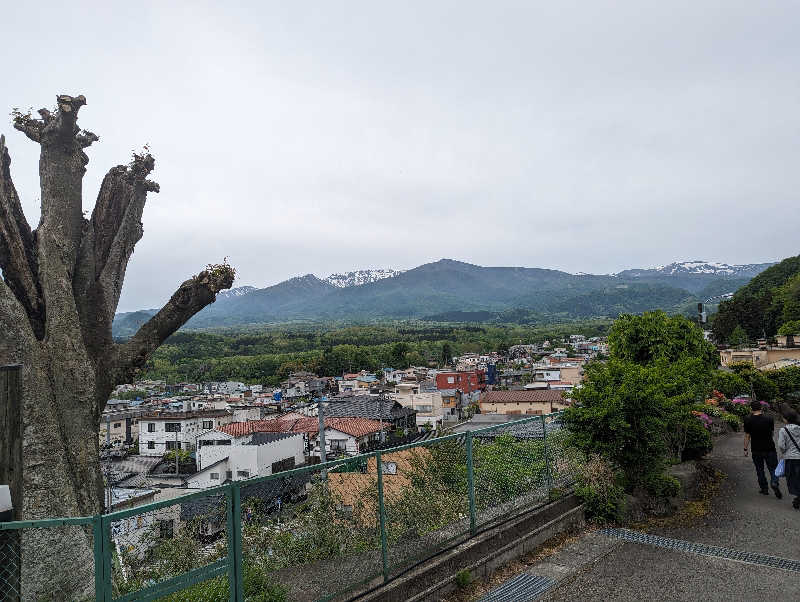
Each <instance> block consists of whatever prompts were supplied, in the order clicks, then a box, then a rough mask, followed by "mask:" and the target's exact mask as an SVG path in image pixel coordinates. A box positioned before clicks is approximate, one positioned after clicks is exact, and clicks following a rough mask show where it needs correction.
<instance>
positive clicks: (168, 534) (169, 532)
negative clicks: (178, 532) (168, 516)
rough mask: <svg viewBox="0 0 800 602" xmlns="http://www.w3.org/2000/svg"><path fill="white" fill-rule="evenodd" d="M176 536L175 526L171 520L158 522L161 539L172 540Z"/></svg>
mask: <svg viewBox="0 0 800 602" xmlns="http://www.w3.org/2000/svg"><path fill="white" fill-rule="evenodd" d="M174 535H175V525H174V524H172V521H171V520H160V521H158V536H159V537H160V538H161V539H171V538H172V537H173V536H174Z"/></svg>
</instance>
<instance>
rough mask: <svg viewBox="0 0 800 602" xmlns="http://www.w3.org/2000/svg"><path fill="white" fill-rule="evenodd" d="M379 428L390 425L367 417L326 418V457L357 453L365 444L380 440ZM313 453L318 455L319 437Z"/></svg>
mask: <svg viewBox="0 0 800 602" xmlns="http://www.w3.org/2000/svg"><path fill="white" fill-rule="evenodd" d="M381 428H383V430H387V429H389V428H390V425H389V424H388V423H384V424H381V423H380V422H379V421H378V420H370V419H367V418H326V419H325V451H326V459H331V458H332V457H333V456H356V455H358V454H359V453H361V452H362V451H364V447H365V446H367V445H369V444H370V443H375V442H378V441H380V440H381ZM314 455H316V456H318V455H319V438H317V440H316V442H315V446H314Z"/></svg>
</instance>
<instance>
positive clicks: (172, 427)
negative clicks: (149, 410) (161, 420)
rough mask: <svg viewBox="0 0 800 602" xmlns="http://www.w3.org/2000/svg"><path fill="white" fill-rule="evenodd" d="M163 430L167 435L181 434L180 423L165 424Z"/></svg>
mask: <svg viewBox="0 0 800 602" xmlns="http://www.w3.org/2000/svg"><path fill="white" fill-rule="evenodd" d="M164 430H165V431H167V432H168V433H180V432H181V423H180V422H167V423H166V424H164Z"/></svg>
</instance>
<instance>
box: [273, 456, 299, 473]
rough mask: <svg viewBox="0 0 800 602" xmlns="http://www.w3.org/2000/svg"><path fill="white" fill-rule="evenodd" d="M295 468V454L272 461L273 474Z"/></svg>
mask: <svg viewBox="0 0 800 602" xmlns="http://www.w3.org/2000/svg"><path fill="white" fill-rule="evenodd" d="M292 468H294V456H291V457H289V458H284V459H283V460H280V461H278V462H273V463H272V474H275V473H276V472H283V471H284V470H289V469H292Z"/></svg>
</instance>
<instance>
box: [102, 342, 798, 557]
mask: <svg viewBox="0 0 800 602" xmlns="http://www.w3.org/2000/svg"><path fill="white" fill-rule="evenodd" d="M608 351H609V350H608V343H607V340H606V339H605V338H603V337H594V338H587V337H585V336H583V335H571V336H569V337H568V338H566V339H564V340H563V341H553V342H551V341H544V342H543V343H541V344H531V345H522V344H520V345H515V346H512V347H510V348H509V349H508V350H507V351H505V352H504V353H498V352H492V353H487V354H476V353H468V354H464V355H461V356H458V357H454V358H452V361H451V362H450V363H449V364H448V365H446V366H437V367H431V366H412V367H409V368H407V369H404V370H398V369H393V368H391V367H386V368H384V369H383V370H381V371H379V372H378V373H369V372H367V371H361V372H357V373H351V374H342V375H338V376H322V375H318V374H313V373H310V372H295V373H292V374H290V375H289V377H288V378H287V379H286V380H285V381H284V382H282V383H280V386H279V387H267V386H264V385H260V384H253V383H251V384H247V383H243V382H235V381H230V382H204V383H189V382H181V383H168V382H165V381H154V380H141V381H137V382H134V383H129V384H124V385H120V386H118V387H117V389H116V390H115V392H114V396H112V398H111V399H110V400H109V401H108V404H107V406H106V409H105V411H104V412H103V415H102V419H101V426H100V433H99V438H100V440H99V445H100V449H101V462H102V465H103V466H102V468H103V475H104V482H105V485H106V487H105V489H106V501H105V502H106V505H107V507H108V509H109V511H112V510H123V509H129V508H135V507H138V506H142V505H145V504H149V503H151V502H158V501H163V500H175V502H176V503H173V504H171V505H169V506H165V507H163V508H161V509H160V510H158V511H157V512H155V513H152V514H151V515H148V517H149V518H148V519H147V520H144V521H141V520H134V519H126V520H123V521H119V522H118V523H117V524H116V525H115V527H114V530H113V536H114V538H115V541H123V540H124V541H126V542H128V543H129V544H130V542H135V543H136V546H139V547H142V548H143V549H146V548H148V547H149V546H151V545H154V543H155V542H154V541H150V539H152V538H153V537H158V538H161V537H165V536H167V537H168V536H171V534H172V533H175V532H177V530H178V529H179V528H180V524H181V523H182V522H184V521H186V520H192V519H194V520H197V521H200V523H201V524H200V525H199V526H198V529H199V532H200V533H201V534H202V535H203V537H205V538H207V539H208V540H209V541H212V542H213V541H214V540H215V539H218V538H219V537H221V536H222V533H223V531H224V528H225V526H224V524H223V521H222V520H221V519H220V520H219V521H215V519H213V518H210V517H209V514H208V504H209V503H210V502H209V501H208V500H215V499H217V497H218V496H215V495H211V496H210V497H208V498H203V499H205V500H206V501H198V500H197V499H196V497H195V496H189V497H187V498H186V501H181V500H180V499H179V498H181V497H182V496H186V495H187V494H190V493H194V492H199V491H204V490H209V489H212V488H215V487H218V486H220V485H224V484H226V483H230V482H232V481H244V480H247V479H254V478H255V477H264V476H269V475H273V474H276V473H280V472H283V471H289V470H291V469H293V468H298V467H302V466H307V465H313V464H318V463H320V462H330V461H337V460H341V461H342V466H345V465H346V464H347V460H348V458H354V457H355V456H358V455H359V454H363V453H367V452H372V451H376V450H382V449H389V448H397V446H402V445H404V444H406V443H414V442H419V441H423V440H425V439H429V438H434V437H438V436H440V435H445V434H458V433H466V432H467V431H473V436H475V435H478V436H479V437H487V438H491V437H493V435H491V434H489V433H488V432H486V431H487V429H488V431H489V432H490V431H491V427H492V426H493V425H501V424H505V423H508V422H510V421H513V420H517V419H522V418H528V417H531V416H545V415H547V414H552V413H554V412H557V411H559V410H562V409H564V408H566V407H568V406H569V405H570V404H571V401H572V400H571V393H572V391H573V390H574V389H575V388H576V387H580V386H581V383H582V381H583V378H584V366H585V365H586V363H587V362H589V361H591V360H593V359H602V358H604V357H607V356H608ZM720 361H721V364H722V365H723V366H724V365H728V364H730V363H732V362H741V361H745V362H748V363H752V364H753V365H754V366H755V367H757V368H760V369H762V370H768V369H773V368H776V367H784V366H786V365H800V347H798V346H796V345H795V343H794V340H793V337H791V336H789V337H786V336H779V337H777V340H776V342H775V344H773V345H767V342H766V340H763V341H761V340H760V341H757V342H756V345H755V346H753V347H745V346H739V347H737V348H724V347H723V348H721V349H720ZM479 429H484V433H482V434H481V433H478V432H475V431H479ZM320 432H322V436H320ZM515 436H517V437H519V436H522V437H525V436H531V437H540V436H541V433H538V432H535V431H533V432H530V433H527V434H526V433H524V432H518V433H515ZM394 457H395V460H396V461H393V462H385V463H383V472H384V478H385V479H386V485H385V486H386V487H389V488H390V490H392V489H393V490H395V491H396V490H397V489H398V488H402V487H403V486H404V483H405V484H407V482H408V477H407V476H405V474H404V473H405V472H407V471H409V470H411V468H410V466H408V460H409V459H408V458H406V457H405V456H404V455H403V454H400V455H397V454H395V455H394ZM375 474H376V465H375V459H374V458H371V459H370V460H369V461H367V462H365V463H361V464H360V465H359V467H358V469H357V470H356V471H350V470H347V471H345V472H344V473H334V474H331V475H330V481H329V482H330V485H331V487H332V488H333V490H335V491H336V493H337V496H338V498H339V499H340V500H341V501H342V503H343V504H346V505H347V508H352V507H354V506H357V505H358V504H359V500H357V499H352V498H353V496H357V495H358V492H359V491H362V490H363V489H364V487H365V483H367V482H368V480H369V479H370V478H374V476H375ZM287 475H288V476H286V477H283V478H280V479H278V480H269V481H262V480H257V481H255V484H254V485H252V486H247V487H245V488H244V489H243V490H242V491H243V496H244V497H243V501H245V502H246V500H247V499H248V498H249V497H250V496H253V497H254V499H258V500H260V501H261V502H266V503H267V504H269V505H270V506H271V508H272V509H273V511H278V512H280V509H281V507H284V506H287V507H288V506H291V505H292V504H295V503H299V502H302V501H303V500H304V499H306V497H307V494H308V492H309V488H311V487H312V482H311V477H310V473H308V472H305V473H299V474H293V473H291V472H289V473H287ZM250 489H252V491H250ZM209 493H212V492H209ZM345 509H346V508H345ZM140 518H141V517H140ZM154 527H155V528H154Z"/></svg>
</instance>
